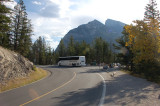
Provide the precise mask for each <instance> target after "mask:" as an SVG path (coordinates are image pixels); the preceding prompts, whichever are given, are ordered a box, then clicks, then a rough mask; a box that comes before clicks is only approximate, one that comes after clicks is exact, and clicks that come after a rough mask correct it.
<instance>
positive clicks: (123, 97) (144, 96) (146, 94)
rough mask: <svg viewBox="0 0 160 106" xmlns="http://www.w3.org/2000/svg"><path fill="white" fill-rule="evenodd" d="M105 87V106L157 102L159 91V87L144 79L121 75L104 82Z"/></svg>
mask: <svg viewBox="0 0 160 106" xmlns="http://www.w3.org/2000/svg"><path fill="white" fill-rule="evenodd" d="M106 86H107V91H106V100H105V104H108V105H121V106H124V105H135V106H136V105H140V104H141V103H143V105H148V103H153V101H155V100H157V101H159V100H158V95H159V94H157V92H158V91H160V86H158V85H156V84H153V83H151V82H148V81H146V80H145V79H141V78H137V77H132V76H130V75H127V74H123V75H119V76H117V77H114V78H110V80H106ZM159 93H160V92H159Z"/></svg>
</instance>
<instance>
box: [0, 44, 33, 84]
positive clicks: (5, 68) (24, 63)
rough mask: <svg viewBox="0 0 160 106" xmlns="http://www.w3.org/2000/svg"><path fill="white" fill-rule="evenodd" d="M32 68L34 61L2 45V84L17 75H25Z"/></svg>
mask: <svg viewBox="0 0 160 106" xmlns="http://www.w3.org/2000/svg"><path fill="white" fill-rule="evenodd" d="M32 69H33V63H32V62H30V61H29V60H28V59H26V58H24V57H23V56H22V55H20V54H18V53H15V52H13V51H10V50H7V49H4V48H2V47H1V46H0V84H2V83H5V82H6V81H9V80H11V79H15V78H17V77H25V76H27V75H28V74H29V73H30V72H32V71H33V70H32Z"/></svg>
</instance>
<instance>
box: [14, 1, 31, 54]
mask: <svg viewBox="0 0 160 106" xmlns="http://www.w3.org/2000/svg"><path fill="white" fill-rule="evenodd" d="M31 36H32V25H31V21H30V20H29V19H28V18H27V13H26V7H25V5H24V2H23V0H19V2H18V4H17V5H16V6H15V8H14V18H13V37H12V38H13V42H14V50H15V51H17V52H19V53H20V54H22V55H23V56H27V55H28V53H29V50H30V47H31Z"/></svg>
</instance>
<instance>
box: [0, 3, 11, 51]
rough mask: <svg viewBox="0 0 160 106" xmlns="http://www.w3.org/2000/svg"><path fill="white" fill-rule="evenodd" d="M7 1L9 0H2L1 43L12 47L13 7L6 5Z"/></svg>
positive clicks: (0, 8) (0, 9) (0, 14)
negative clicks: (11, 24) (11, 25)
mask: <svg viewBox="0 0 160 106" xmlns="http://www.w3.org/2000/svg"><path fill="white" fill-rule="evenodd" d="M5 2H9V0H1V2H0V45H1V46H3V47H7V48H10V34H9V32H10V29H11V28H10V23H11V18H10V17H9V16H10V15H11V9H10V8H7V7H6V6H5V4H4V3H5Z"/></svg>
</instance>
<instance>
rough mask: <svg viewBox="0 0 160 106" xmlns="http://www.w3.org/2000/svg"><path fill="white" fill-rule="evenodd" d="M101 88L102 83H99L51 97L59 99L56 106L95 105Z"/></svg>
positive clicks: (99, 96) (98, 99)
mask: <svg viewBox="0 0 160 106" xmlns="http://www.w3.org/2000/svg"><path fill="white" fill-rule="evenodd" d="M75 86H76V85H75ZM102 89H103V88H102V84H101V83H99V84H98V85H97V86H95V87H93V88H88V89H79V90H77V91H73V92H68V93H65V94H63V95H62V96H61V97H54V98H52V99H60V100H61V101H60V102H59V104H58V106H97V105H98V103H99V101H100V98H101V91H102ZM53 105H54V104H53Z"/></svg>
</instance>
